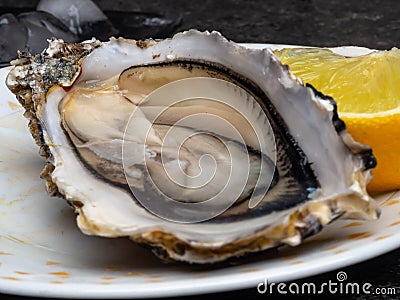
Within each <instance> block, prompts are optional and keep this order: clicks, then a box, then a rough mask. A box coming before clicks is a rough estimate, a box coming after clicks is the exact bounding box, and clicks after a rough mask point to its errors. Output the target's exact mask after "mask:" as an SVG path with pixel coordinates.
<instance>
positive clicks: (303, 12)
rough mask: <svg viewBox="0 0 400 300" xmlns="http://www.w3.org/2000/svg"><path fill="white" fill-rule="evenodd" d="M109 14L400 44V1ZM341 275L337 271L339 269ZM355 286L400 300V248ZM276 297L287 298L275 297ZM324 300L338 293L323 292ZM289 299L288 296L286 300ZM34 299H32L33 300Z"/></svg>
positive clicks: (144, 6)
mask: <svg viewBox="0 0 400 300" xmlns="http://www.w3.org/2000/svg"><path fill="white" fill-rule="evenodd" d="M96 2H97V3H98V4H99V6H100V7H102V8H103V9H106V10H121V11H122V10H125V11H126V10H132V11H134V10H136V11H137V10H143V11H174V12H180V13H181V14H182V17H183V22H182V24H181V25H180V27H179V28H178V31H180V30H185V29H189V28H197V29H201V30H206V29H207V30H218V31H221V32H222V33H223V34H224V35H225V36H226V37H228V38H230V39H232V40H235V41H237V42H260V43H284V44H301V45H313V46H340V45H357V46H366V47H370V48H376V49H390V48H392V47H394V46H397V47H399V46H400V18H399V12H400V2H399V1H397V0H387V1H378V0H373V1H359V0H346V1H339V0H334V1H323V0H312V1H311V0H309V1H290V0H279V1H261V0H260V1H256V0H249V1H235V0H231V1H228V0H220V1H211V0H202V1H184V0H175V1H171V0H151V1H138V0H136V1H122V0H119V1H106V0H97V1H96ZM36 3H37V1H27V0H20V1H18V3H17V2H16V1H8V0H6V1H0V5H1V6H0V8H1V7H10V6H19V7H25V8H29V7H34V6H35V5H36ZM337 271H338V270H337ZM337 271H333V272H329V273H326V274H322V275H319V276H314V277H311V278H305V279H303V280H301V281H297V282H298V283H302V282H314V283H316V284H318V283H319V284H321V283H323V282H327V281H328V280H329V279H335V278H336V274H337ZM341 271H345V272H346V273H347V275H348V278H351V279H352V282H359V283H361V282H364V281H365V280H366V279H368V282H371V283H372V284H373V285H374V286H380V287H397V297H396V296H382V295H369V296H366V295H347V296H341V297H340V298H341V299H359V300H361V299H399V298H400V288H399V287H400V249H398V250H395V251H392V252H390V253H388V254H385V255H382V256H380V257H377V258H374V259H372V260H369V261H366V262H363V263H360V264H357V265H354V266H350V267H347V268H343V269H341ZM236 296H238V297H240V298H249V299H251V298H256V299H262V298H264V299H265V298H266V297H268V295H259V294H258V292H257V290H256V287H254V288H252V289H247V290H241V291H233V292H228V293H218V294H212V295H200V296H194V297H180V298H176V299H182V300H183V299H195V300H200V299H204V298H206V299H210V300H211V299H221V298H228V297H229V298H232V297H236ZM273 296H274V297H273V298H274V299H276V298H282V296H281V297H278V295H276V294H274V295H273ZM318 297H320V296H318V295H317V296H312V295H303V296H301V295H296V298H298V299H316V298H318ZM323 297H324V298H325V299H335V295H329V294H324V295H323ZM0 298H1V299H18V300H23V299H28V298H25V297H16V296H7V295H1V294H0ZM285 298H287V297H285ZM29 299H32V298H29Z"/></svg>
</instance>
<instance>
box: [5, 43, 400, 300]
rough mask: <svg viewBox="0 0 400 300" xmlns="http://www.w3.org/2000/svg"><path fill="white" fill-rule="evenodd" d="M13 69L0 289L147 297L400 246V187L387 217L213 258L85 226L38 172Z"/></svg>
mask: <svg viewBox="0 0 400 300" xmlns="http://www.w3.org/2000/svg"><path fill="white" fill-rule="evenodd" d="M253 46H254V45H253ZM256 46H257V47H265V46H266V45H256ZM352 51H353V50H352ZM6 73H7V70H6V69H1V70H0V82H1V83H0V84H1V85H0V145H1V146H0V292H4V293H11V294H20V295H30V296H42V297H43V296H46V297H66V298H67V297H68V298H124V297H125V298H128V297H129V298H139V297H165V296H172V295H190V294H200V293H209V292H217V291H227V290H233V289H240V288H249V287H254V288H256V286H257V284H258V283H259V282H263V281H264V279H268V281H269V282H271V281H282V280H294V279H298V278H301V277H305V276H311V275H315V274H319V273H322V272H326V271H330V270H333V269H339V268H342V267H344V266H348V265H350V264H354V263H357V262H360V261H363V260H366V259H369V258H372V257H375V256H377V255H380V254H383V253H385V252H388V251H390V250H393V249H395V248H397V247H400V230H399V229H400V201H399V200H398V199H400V193H389V194H385V195H382V196H380V197H379V199H378V200H379V201H380V202H381V203H382V217H381V218H380V219H379V220H378V221H371V222H358V221H357V222H354V221H341V220H339V221H337V222H334V223H333V224H331V225H330V226H328V227H326V228H325V229H324V230H323V231H322V232H321V233H320V234H318V235H317V236H315V237H313V238H311V239H309V240H308V241H306V242H305V243H304V244H303V245H301V246H299V247H295V248H289V247H283V248H281V249H279V250H273V251H268V252H265V253H261V254H256V255H252V256H249V257H248V258H246V259H241V260H237V261H236V262H235V263H232V262H231V263H226V264H220V265H217V266H211V267H210V266H209V267H201V266H191V265H186V264H177V263H171V264H165V263H163V262H161V261H160V260H158V259H157V258H156V257H154V256H153V254H152V253H150V252H149V251H147V250H144V249H142V248H140V247H138V246H136V245H134V244H133V243H131V242H130V241H128V240H126V239H103V238H98V237H88V236H84V235H83V234H81V233H80V231H79V230H78V229H77V227H76V225H75V215H74V213H73V211H72V210H71V209H70V207H69V206H68V205H67V204H66V203H65V202H64V201H63V200H61V199H58V198H50V197H49V196H48V195H47V194H46V192H45V188H44V183H43V181H42V180H41V179H39V175H38V174H39V173H40V171H41V169H42V167H43V165H44V160H43V158H41V157H39V155H38V154H37V152H38V148H37V146H36V145H35V144H34V142H33V140H32V138H31V136H30V134H29V133H28V131H27V127H26V120H25V119H24V118H23V116H22V109H21V108H20V106H19V104H17V102H16V101H15V100H14V97H13V95H11V93H10V92H9V91H8V90H7V88H6V87H5V86H4V83H3V82H4V78H5V76H6Z"/></svg>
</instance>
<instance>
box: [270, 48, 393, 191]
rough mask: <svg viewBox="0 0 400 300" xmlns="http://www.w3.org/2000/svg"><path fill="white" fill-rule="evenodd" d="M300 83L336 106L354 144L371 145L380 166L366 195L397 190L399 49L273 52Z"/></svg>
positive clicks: (321, 49) (298, 49)
mask: <svg viewBox="0 0 400 300" xmlns="http://www.w3.org/2000/svg"><path fill="white" fill-rule="evenodd" d="M275 54H276V55H277V56H278V57H279V59H280V60H281V62H282V63H284V64H287V65H289V67H290V71H291V72H292V73H293V74H294V75H296V76H297V77H299V78H301V79H302V80H303V82H304V83H310V84H312V85H313V86H314V87H315V88H316V89H317V90H319V91H321V92H322V93H324V94H325V95H329V96H331V97H333V98H334V99H335V100H336V101H337V103H338V112H339V116H340V118H342V119H343V120H344V121H345V123H346V126H347V130H348V132H349V133H350V134H351V135H352V136H353V137H354V139H355V140H357V141H359V142H361V143H364V144H367V145H369V146H371V148H372V149H373V152H374V155H375V156H376V158H377V162H378V165H377V167H376V168H375V169H374V170H373V172H372V174H373V179H372V180H371V182H370V183H369V185H368V190H370V191H387V190H393V189H399V188H400V50H399V49H397V48H393V49H391V50H390V51H374V52H372V53H370V54H367V55H361V56H356V57H346V56H343V55H340V54H336V53H334V52H332V51H331V50H329V49H325V48H287V49H283V50H280V51H275Z"/></svg>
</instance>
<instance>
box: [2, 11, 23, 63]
mask: <svg viewBox="0 0 400 300" xmlns="http://www.w3.org/2000/svg"><path fill="white" fill-rule="evenodd" d="M26 41H27V30H26V28H25V25H24V24H22V23H20V22H19V21H18V19H17V18H16V17H15V16H14V15H12V14H5V15H2V16H0V60H1V63H8V62H9V61H10V60H13V59H15V58H17V56H18V55H17V51H18V50H24V49H25V43H26Z"/></svg>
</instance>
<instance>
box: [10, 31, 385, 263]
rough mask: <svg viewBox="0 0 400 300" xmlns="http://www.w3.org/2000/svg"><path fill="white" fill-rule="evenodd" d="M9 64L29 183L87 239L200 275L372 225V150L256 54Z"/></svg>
mask: <svg viewBox="0 0 400 300" xmlns="http://www.w3.org/2000/svg"><path fill="white" fill-rule="evenodd" d="M14 65H15V67H14V69H13V70H12V71H11V72H10V74H9V76H8V78H7V85H8V87H9V88H10V90H11V91H12V92H14V93H15V94H16V95H17V98H18V99H19V101H20V102H21V103H22V104H23V106H24V107H25V109H26V112H25V116H26V117H27V118H28V119H29V120H30V125H29V127H30V130H31V132H32V135H33V136H34V137H35V140H36V142H37V143H38V145H39V146H40V153H41V154H42V155H43V156H45V157H46V162H47V163H46V167H45V168H44V170H43V172H42V173H41V176H42V177H43V178H44V179H45V180H46V184H47V189H48V192H49V193H50V194H51V195H59V196H62V197H64V198H65V199H66V200H67V201H68V202H69V203H71V204H72V205H73V207H74V208H75V210H76V212H77V214H78V216H77V223H78V226H79V227H80V229H81V230H82V231H83V232H84V233H86V234H91V235H100V236H106V237H119V236H127V237H130V238H131V239H132V240H133V241H135V242H138V243H141V244H146V245H149V246H151V247H152V248H153V249H154V250H155V251H154V252H155V253H156V254H158V255H159V256H161V257H165V258H172V259H174V260H180V261H187V262H192V263H211V262H217V261H221V260H224V259H227V258H229V257H232V256H240V255H243V254H245V253H249V252H256V251H261V250H264V249H268V248H271V247H275V246H278V245H281V244H288V245H292V246H294V245H298V244H300V243H301V242H302V240H303V239H304V238H306V237H308V236H310V235H314V234H316V233H317V232H319V231H320V230H321V229H322V228H323V226H324V225H326V224H328V223H329V222H331V221H333V220H334V219H336V218H338V217H340V216H345V217H351V218H360V219H375V218H377V217H378V216H379V209H378V208H377V205H376V203H375V202H374V200H373V199H372V198H371V197H370V196H369V195H368V194H367V192H366V184H367V182H368V180H369V178H370V176H371V175H370V170H371V169H372V168H373V167H374V166H375V164H376V162H375V159H374V157H373V155H372V151H371V149H370V148H369V147H368V146H365V145H361V144H359V143H357V142H355V141H353V139H352V138H351V136H350V135H349V134H348V133H347V132H346V130H345V125H344V123H343V122H342V121H341V120H340V119H339V118H338V115H337V112H336V104H335V102H334V100H333V99H331V98H329V97H326V96H324V95H322V94H321V93H319V92H317V91H316V90H314V89H313V88H312V87H311V86H304V85H303V84H302V82H301V81H300V80H298V79H296V78H295V77H294V76H293V75H292V74H291V73H290V72H289V70H288V68H287V67H286V66H283V65H281V63H280V62H279V60H278V59H277V58H276V57H275V56H274V55H273V53H272V52H271V51H270V50H268V49H265V50H251V49H247V48H244V47H242V46H240V45H238V44H235V43H234V42H230V41H228V40H226V39H225V38H224V37H222V36H221V35H220V34H219V33H217V32H212V33H209V32H204V33H201V32H198V31H195V30H190V31H187V32H183V33H179V34H176V35H175V36H174V37H173V38H172V39H166V40H161V41H153V40H147V41H133V40H126V39H122V38H119V39H111V40H110V41H109V42H104V43H102V42H99V41H96V40H92V41H86V42H83V43H81V44H68V43H63V42H62V41H60V40H53V41H51V42H50V45H49V48H48V49H47V50H46V51H45V52H43V53H42V54H40V55H37V56H34V57H25V58H20V59H19V60H17V61H15V62H14ZM191 95H192V97H191ZM199 95H200V96H199ZM171 97H172V98H173V99H175V100H176V97H179V99H181V101H178V102H174V101H172V100H170V99H169V98H171ZM174 97H175V98H174ZM217 98H218V99H217ZM221 99H222V100H221ZM171 101H172V102H171ZM198 115H200V116H201V117H196V116H198ZM210 116H211V119H210V118H209V117H210ZM180 122H181V123H180ZM231 127H232V128H233V129H235V130H233V131H230V130H229V128H231ZM172 129H173V130H172ZM171 130H172V131H171ZM207 157H208V158H211V159H210V160H207ZM199 174H200V175H199ZM204 174H205V175H204ZM202 175H204V176H202ZM221 190H223V192H221ZM211 198H212V199H214V200H217V201H214V202H212V203H211V204H210V205H206V204H205V203H206V202H207V201H206V200H209V199H211ZM197 204H201V205H197ZM196 205H197V206H196Z"/></svg>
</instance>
